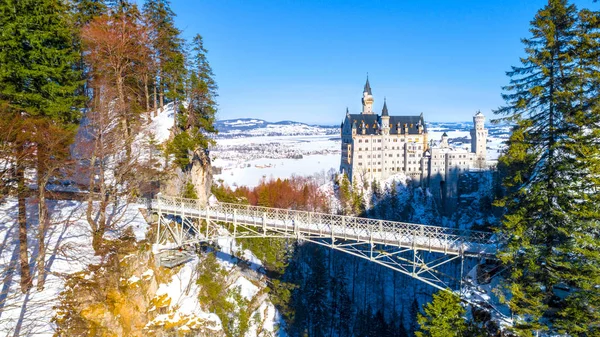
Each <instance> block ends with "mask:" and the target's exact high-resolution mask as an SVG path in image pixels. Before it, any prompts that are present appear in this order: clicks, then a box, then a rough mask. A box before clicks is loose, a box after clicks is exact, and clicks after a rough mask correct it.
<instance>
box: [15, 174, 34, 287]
mask: <svg viewBox="0 0 600 337" xmlns="http://www.w3.org/2000/svg"><path fill="white" fill-rule="evenodd" d="M16 176H17V198H18V209H19V215H18V223H19V261H20V263H21V291H22V292H23V293H26V292H28V291H29V289H31V286H32V280H31V273H30V271H29V256H28V253H27V205H26V204H25V197H26V193H27V191H26V186H25V169H24V168H23V166H22V163H20V162H17V168H16Z"/></svg>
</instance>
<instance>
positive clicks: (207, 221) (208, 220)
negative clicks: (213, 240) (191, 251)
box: [206, 206, 210, 241]
mask: <svg viewBox="0 0 600 337" xmlns="http://www.w3.org/2000/svg"><path fill="white" fill-rule="evenodd" d="M209 210H210V208H209V207H208V206H206V241H208V229H209V227H210V215H209V214H208V212H209Z"/></svg>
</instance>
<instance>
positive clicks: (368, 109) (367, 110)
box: [362, 76, 374, 115]
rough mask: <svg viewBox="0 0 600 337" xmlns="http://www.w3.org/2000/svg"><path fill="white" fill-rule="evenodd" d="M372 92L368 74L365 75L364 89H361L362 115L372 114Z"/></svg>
mask: <svg viewBox="0 0 600 337" xmlns="http://www.w3.org/2000/svg"><path fill="white" fill-rule="evenodd" d="M373 101H374V100H373V94H372V93H371V85H370V84H369V76H367V83H365V89H364V90H363V98H362V105H363V109H362V113H363V115H372V114H373Z"/></svg>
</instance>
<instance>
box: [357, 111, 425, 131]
mask: <svg viewBox="0 0 600 337" xmlns="http://www.w3.org/2000/svg"><path fill="white" fill-rule="evenodd" d="M348 119H349V122H350V125H352V127H356V131H357V133H358V134H362V131H363V128H364V130H365V134H366V135H378V134H380V133H381V130H380V129H381V128H380V125H381V116H379V115H376V114H368V115H367V114H350V115H348ZM419 124H420V125H423V132H427V128H426V126H425V121H424V120H423V115H420V116H390V134H401V135H403V134H406V132H405V131H408V134H409V135H418V134H419ZM363 126H364V127H363ZM405 126H406V128H405ZM406 129H408V130H406Z"/></svg>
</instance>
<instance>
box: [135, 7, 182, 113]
mask: <svg viewBox="0 0 600 337" xmlns="http://www.w3.org/2000/svg"><path fill="white" fill-rule="evenodd" d="M143 14H144V17H145V21H146V22H147V23H148V25H149V28H150V29H151V31H152V33H151V43H152V47H153V55H154V56H155V57H156V61H155V63H156V67H157V70H158V71H157V73H156V78H155V83H154V87H155V88H156V89H157V92H158V99H159V103H158V104H159V105H160V107H161V108H162V107H163V106H164V104H165V100H164V98H165V97H166V98H167V100H171V101H177V100H179V99H181V98H182V97H183V83H184V79H185V54H184V49H183V48H184V41H183V39H182V38H181V37H180V35H181V31H180V30H179V29H178V28H177V27H175V13H174V12H173V10H172V9H171V6H170V3H169V1H168V0H148V1H146V2H145V3H144V6H143ZM155 99H156V97H155Z"/></svg>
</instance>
